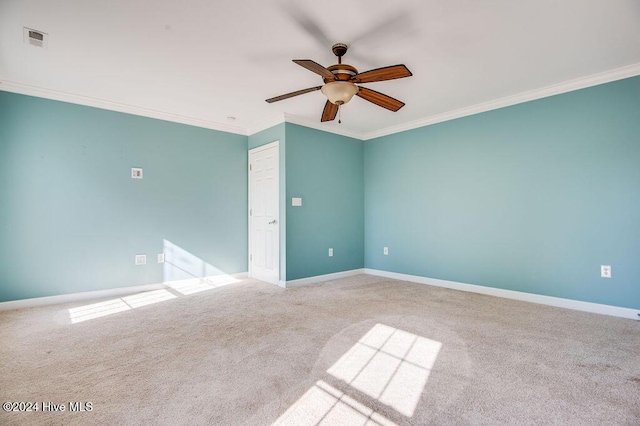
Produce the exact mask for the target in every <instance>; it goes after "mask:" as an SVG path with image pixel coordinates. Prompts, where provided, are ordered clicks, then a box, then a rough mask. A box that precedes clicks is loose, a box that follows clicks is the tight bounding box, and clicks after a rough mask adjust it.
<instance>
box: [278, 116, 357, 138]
mask: <svg viewBox="0 0 640 426" xmlns="http://www.w3.org/2000/svg"><path fill="white" fill-rule="evenodd" d="M284 119H285V121H286V122H287V123H292V124H298V125H300V126H304V127H310V128H312V129H316V130H321V131H323V132H328V133H334V134H336V135H340V136H346V137H348V138H353V139H358V140H363V136H364V134H362V133H357V132H349V131H347V130H343V129H342V128H339V127H335V126H339V124H335V125H331V124H322V123H321V122H315V121H311V120H307V119H305V118H302V117H298V116H296V115H292V114H287V113H286V112H285V114H284Z"/></svg>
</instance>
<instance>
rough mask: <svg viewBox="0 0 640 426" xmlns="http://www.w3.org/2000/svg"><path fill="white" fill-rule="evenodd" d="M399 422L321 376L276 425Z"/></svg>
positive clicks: (385, 425)
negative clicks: (386, 416)
mask: <svg viewBox="0 0 640 426" xmlns="http://www.w3.org/2000/svg"><path fill="white" fill-rule="evenodd" d="M319 424H326V425H336V424H340V425H370V426H395V423H393V422H392V421H390V420H389V419H387V418H385V417H384V416H382V415H380V414H379V413H377V412H375V411H373V410H372V409H371V408H368V407H366V406H364V405H363V404H361V403H359V402H358V401H356V400H355V399H353V398H351V397H350V396H348V395H346V394H345V393H343V392H340V391H339V390H338V389H336V388H334V387H333V386H331V385H329V384H328V383H325V382H323V381H322V380H319V381H318V382H316V384H315V385H314V386H313V387H312V388H311V389H309V390H308V391H307V392H306V393H305V394H304V395H302V397H301V398H300V399H298V401H296V403H295V404H293V405H292V406H291V407H290V408H289V409H288V410H287V411H286V412H285V413H284V414H283V415H282V416H280V418H278V420H276V421H275V423H273V426H289V425H290V426H307V425H308V426H311V425H319Z"/></svg>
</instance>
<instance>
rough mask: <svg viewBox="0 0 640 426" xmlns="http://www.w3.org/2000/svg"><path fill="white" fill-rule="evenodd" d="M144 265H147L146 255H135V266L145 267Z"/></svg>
mask: <svg viewBox="0 0 640 426" xmlns="http://www.w3.org/2000/svg"><path fill="white" fill-rule="evenodd" d="M146 264H147V255H146V254H136V265H146Z"/></svg>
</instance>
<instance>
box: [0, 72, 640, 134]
mask: <svg viewBox="0 0 640 426" xmlns="http://www.w3.org/2000/svg"><path fill="white" fill-rule="evenodd" d="M638 75H640V63H638V64H631V65H627V66H624V67H620V68H615V69H613V70H609V71H605V72H602V73H598V74H593V75H590V76H586V77H581V78H577V79H573V80H569V81H565V82H563V83H558V84H554V85H551V86H547V87H543V88H540V89H534V90H529V91H527V92H522V93H518V94H516V95H512V96H506V97H503V98H499V99H494V100H491V101H488V102H483V103H480V104H476V105H472V106H469V107H465V108H460V109H457V110H453V111H448V112H445V113H442V114H437V115H432V116H428V117H424V118H420V119H418V120H413V121H410V122H407V123H402V124H398V125H396V126H391V127H386V128H384V129H380V130H375V131H373V132H368V133H360V132H351V131H347V130H343V129H341V128H337V127H335V126H331V125H325V124H321V123H317V122H315V121H312V120H308V119H305V118H302V117H299V116H296V115H293V114H289V113H283V114H278V115H277V116H274V117H272V118H270V119H268V120H265V121H262V122H259V123H258V124H256V125H254V126H252V127H250V128H244V127H239V126H230V125H228V124H223V123H217V122H214V121H208V120H201V119H197V118H192V117H187V116H183V115H178V114H172V113H168V112H163V111H157V110H153V109H148V108H141V107H136V106H133V105H127V104H122V103H118V102H111V101H107V100H103V99H98V98H91V97H87V96H81V95H74V94H71V93H66V92H61V91H56V90H49V89H44V88H41V87H36V86H30V85H26V84H22V83H17V82H13V81H7V80H0V90H4V91H7V92H13V93H19V94H22V95H28V96H37V97H40V98H46V99H52V100H56V101H62V102H70V103H74V104H79V105H86V106H90V107H95V108H101V109H107V110H111V111H118V112H123V113H127V114H133V115H139V116H142V117H149V118H155V119H158V120H164V121H171V122H175V123H181V124H187V125H190V126H196V127H203V128H205V129H212V130H219V131H222V132H228V133H235V134H239V135H244V136H249V135H253V134H256V133H258V132H261V131H263V130H266V129H268V128H270V127H273V126H276V125H278V124H281V123H284V122H287V123H292V124H298V125H300V126H304V127H310V128H312V129H316V130H321V131H323V132H329V133H334V134H337V135H342V136H347V137H350V138H354V139H359V140H364V141H366V140H369V139H375V138H379V137H382V136H388V135H392V134H394V133H399V132H404V131H407V130H412V129H417V128H419V127H425V126H429V125H432V124H437V123H442V122H445V121H449V120H455V119H457V118H462V117H467V116H470V115H474V114H479V113H482V112H487V111H491V110H495V109H499V108H504V107H508V106H512V105H517V104H521V103H524V102H529V101H533V100H536V99H542V98H546V97H549V96H554V95H559V94H562V93H567V92H571V91H574V90H579V89H585V88H587V87H592V86H597V85H600V84H605V83H610V82H613V81H616V80H622V79H625V78H630V77H635V76H638Z"/></svg>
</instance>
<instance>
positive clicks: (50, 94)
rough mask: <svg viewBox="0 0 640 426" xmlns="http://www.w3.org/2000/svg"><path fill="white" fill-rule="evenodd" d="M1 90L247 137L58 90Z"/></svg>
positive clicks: (7, 84) (5, 86) (9, 84)
mask: <svg viewBox="0 0 640 426" xmlns="http://www.w3.org/2000/svg"><path fill="white" fill-rule="evenodd" d="M0 90H3V91H5V92H13V93H18V94H21V95H27V96H36V97H39V98H45V99H51V100H54V101H62V102H69V103H72V104H79V105H85V106H89V107H94V108H100V109H106V110H110V111H117V112H123V113H126V114H132V115H139V116H142V117H148V118H155V119H158V120H164V121H171V122H174V123H180V124H187V125H189V126H196V127H203V128H205V129H212V130H219V131H221V132H227V133H235V134H239V135H243V136H246V135H247V131H246V129H245V128H243V127H238V126H230V125H228V124H222V123H217V122H215V121H208V120H201V119H198V118H193V117H187V116H184V115H178V114H173V113H169V112H164V111H157V110H154V109H149V108H142V107H137V106H133V105H127V104H123V103H119V102H112V101H107V100H104V99H98V98H92V97H88V96H81V95H75V94H72V93H67V92H61V91H57V90H50V89H44V88H42V87H37V86H30V85H27V84H22V83H18V82H15V81H7V80H0Z"/></svg>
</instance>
